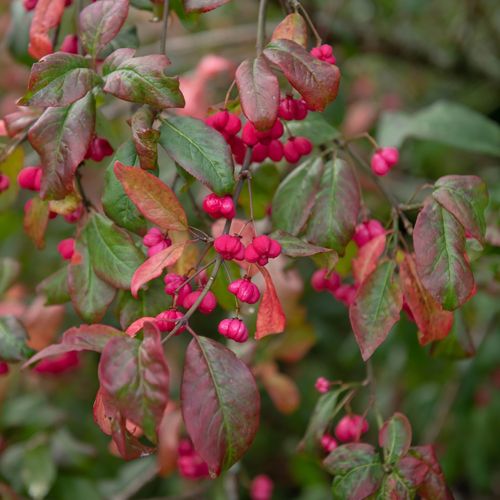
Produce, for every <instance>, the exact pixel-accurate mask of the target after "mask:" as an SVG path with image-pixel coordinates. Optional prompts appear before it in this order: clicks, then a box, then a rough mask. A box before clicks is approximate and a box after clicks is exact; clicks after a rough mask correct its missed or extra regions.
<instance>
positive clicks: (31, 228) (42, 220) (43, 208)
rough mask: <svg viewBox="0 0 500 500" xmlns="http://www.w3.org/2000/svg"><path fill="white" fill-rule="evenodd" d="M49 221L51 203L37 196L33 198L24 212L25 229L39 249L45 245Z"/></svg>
mask: <svg viewBox="0 0 500 500" xmlns="http://www.w3.org/2000/svg"><path fill="white" fill-rule="evenodd" d="M48 223H49V204H48V203H47V202H46V201H44V200H41V199H40V198H39V197H38V196H35V197H34V198H32V199H31V203H30V204H29V206H28V209H27V210H26V212H25V214H24V230H25V231H26V234H27V235H28V236H29V237H30V238H31V239H32V240H33V243H35V245H36V247H37V248H38V249H41V248H43V247H44V246H45V231H46V230H47V224H48Z"/></svg>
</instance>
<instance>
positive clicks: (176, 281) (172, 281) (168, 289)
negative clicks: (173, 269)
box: [163, 273, 193, 307]
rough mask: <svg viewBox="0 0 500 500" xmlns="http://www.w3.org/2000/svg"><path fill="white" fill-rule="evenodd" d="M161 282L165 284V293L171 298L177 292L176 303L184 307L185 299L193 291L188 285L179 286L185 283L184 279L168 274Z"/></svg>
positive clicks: (177, 275) (183, 277)
mask: <svg viewBox="0 0 500 500" xmlns="http://www.w3.org/2000/svg"><path fill="white" fill-rule="evenodd" d="M163 281H164V283H165V293H166V294H167V295H171V296H172V297H173V296H174V295H175V293H176V291H177V302H176V303H177V304H178V305H180V306H182V307H184V300H185V298H186V297H187V296H188V295H189V294H190V293H191V292H192V291H193V290H192V288H191V285H190V284H189V283H186V284H185V285H183V286H181V285H182V284H183V283H184V282H185V281H186V277H185V276H180V275H179V274H175V273H168V274H166V275H165V277H164V278H163Z"/></svg>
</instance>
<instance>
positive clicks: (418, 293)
mask: <svg viewBox="0 0 500 500" xmlns="http://www.w3.org/2000/svg"><path fill="white" fill-rule="evenodd" d="M399 273H400V276H401V286H402V288H403V295H404V297H405V299H406V303H407V304H408V307H409V308H410V311H411V313H412V315H413V318H414V319H415V323H416V324H417V326H418V329H419V336H418V340H419V342H420V344H421V345H425V344H427V343H429V342H433V341H435V340H442V339H444V338H445V337H447V336H448V333H449V332H450V330H451V328H452V326H453V313H451V312H449V311H444V310H443V308H442V307H441V305H440V304H439V302H437V301H436V300H435V299H434V297H433V296H432V295H431V294H430V293H429V292H428V291H427V290H426V289H425V288H424V285H423V284H422V282H421V281H420V278H419V277H418V274H417V267H416V264H415V261H414V260H413V257H412V256H411V255H409V254H405V257H404V260H403V261H402V262H401V263H400V265H399Z"/></svg>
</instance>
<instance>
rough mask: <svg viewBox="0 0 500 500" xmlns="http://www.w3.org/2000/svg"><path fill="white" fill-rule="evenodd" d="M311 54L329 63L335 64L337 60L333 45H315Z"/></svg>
mask: <svg viewBox="0 0 500 500" xmlns="http://www.w3.org/2000/svg"><path fill="white" fill-rule="evenodd" d="M311 55H312V56H313V57H315V58H316V59H319V60H320V61H324V62H326V63H328V64H335V63H336V62H337V59H335V56H334V55H333V48H332V46H331V45H327V44H323V45H320V46H319V47H314V49H311Z"/></svg>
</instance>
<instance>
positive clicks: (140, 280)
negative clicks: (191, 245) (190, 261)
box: [130, 241, 186, 298]
mask: <svg viewBox="0 0 500 500" xmlns="http://www.w3.org/2000/svg"><path fill="white" fill-rule="evenodd" d="M185 246H186V242H184V241H183V242H181V243H174V244H173V245H172V246H170V247H168V248H165V250H162V251H161V252H159V253H157V254H156V255H153V257H150V258H149V259H148V260H146V262H144V263H143V264H141V265H140V266H139V267H138V268H137V269H136V270H135V272H134V275H133V276H132V282H131V284H130V291H131V292H132V295H133V296H134V297H136V298H137V294H138V293H139V289H140V288H141V286H142V285H144V284H145V283H147V282H148V281H151V280H153V279H155V278H158V276H160V275H161V273H162V272H163V270H164V269H165V268H166V267H168V266H172V265H174V264H175V263H176V262H177V260H179V258H180V256H181V254H182V252H183V251H184V247H185Z"/></svg>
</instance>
